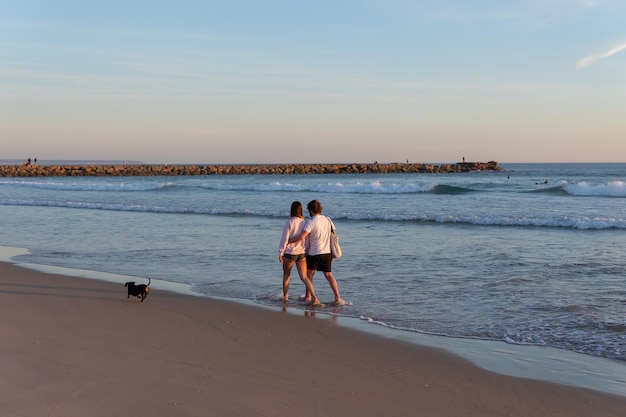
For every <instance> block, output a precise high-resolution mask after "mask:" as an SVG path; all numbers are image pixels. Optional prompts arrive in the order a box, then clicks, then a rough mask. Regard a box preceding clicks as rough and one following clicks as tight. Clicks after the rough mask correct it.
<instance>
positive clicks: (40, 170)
mask: <svg viewBox="0 0 626 417" xmlns="http://www.w3.org/2000/svg"><path fill="white" fill-rule="evenodd" d="M473 171H505V170H504V168H501V167H499V166H498V163H497V162H495V161H490V162H457V163H454V164H441V165H433V164H418V163H400V162H396V163H380V164H379V163H371V164H367V163H365V164H364V163H350V164H346V163H342V164H249V165H247V164H239V165H182V164H179V165H176V164H174V165H168V164H160V165H155V164H123V165H106V164H103V165H95V164H94V165H0V177H67V176H75V177H94V176H101V177H102V176H144V177H145V176H181V175H182V176H191V175H311V174H398V173H411V174H417V173H419V174H424V173H429V174H449V173H464V172H473Z"/></svg>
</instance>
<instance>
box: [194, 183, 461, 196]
mask: <svg viewBox="0 0 626 417" xmlns="http://www.w3.org/2000/svg"><path fill="white" fill-rule="evenodd" d="M200 187H201V188H205V189H209V190H216V191H261V192H263V191H271V192H280V191H285V192H294V191H306V192H316V193H328V194H412V193H425V192H430V191H433V190H434V189H436V188H437V184H412V183H411V184H383V183H382V182H380V181H372V182H369V183H366V182H355V183H353V184H345V183H341V182H327V183H321V184H298V183H291V182H279V181H275V182H272V183H269V184H202V185H200ZM452 188H454V187H452Z"/></svg>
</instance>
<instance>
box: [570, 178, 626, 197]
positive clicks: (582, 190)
mask: <svg viewBox="0 0 626 417" xmlns="http://www.w3.org/2000/svg"><path fill="white" fill-rule="evenodd" d="M562 187H563V190H565V191H566V192H567V193H568V194H571V195H575V196H590V197H626V183H625V182H624V181H610V182H608V183H606V184H597V185H593V184H589V183H587V182H579V183H576V184H569V183H565V184H563V186H562Z"/></svg>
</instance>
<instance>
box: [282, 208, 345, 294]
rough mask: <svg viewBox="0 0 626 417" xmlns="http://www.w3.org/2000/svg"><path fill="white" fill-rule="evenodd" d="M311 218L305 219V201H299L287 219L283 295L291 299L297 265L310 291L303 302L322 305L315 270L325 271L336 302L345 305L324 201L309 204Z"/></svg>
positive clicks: (283, 259) (283, 238)
mask: <svg viewBox="0 0 626 417" xmlns="http://www.w3.org/2000/svg"><path fill="white" fill-rule="evenodd" d="M306 207H307V209H308V210H309V215H310V216H311V218H310V219H308V220H304V216H303V215H302V204H301V203H300V202H299V201H294V202H293V203H291V214H290V217H289V220H287V221H286V222H285V226H284V227H283V234H282V237H281V239H280V244H279V246H278V252H279V255H278V259H279V261H280V262H281V263H282V264H283V297H284V300H285V301H288V300H289V281H290V278H291V268H292V267H293V265H294V264H295V265H296V268H297V269H298V274H299V275H300V279H301V280H302V282H303V283H304V285H305V287H306V293H305V295H304V297H302V298H301V301H306V302H307V303H309V304H310V305H313V306H316V305H320V301H319V300H318V298H317V296H316V295H315V289H314V287H313V275H315V271H322V272H323V273H324V277H325V278H326V280H327V281H328V284H329V285H330V288H331V289H332V290H333V293H334V294H335V302H334V304H335V305H341V304H343V300H342V299H341V297H340V296H339V287H338V286H337V280H336V279H335V277H334V276H333V273H332V268H331V266H332V260H333V258H332V255H331V253H330V233H331V227H332V221H331V220H330V219H329V218H328V217H326V216H322V204H321V203H320V202H319V201H317V200H312V201H310V202H309V204H307V206H306Z"/></svg>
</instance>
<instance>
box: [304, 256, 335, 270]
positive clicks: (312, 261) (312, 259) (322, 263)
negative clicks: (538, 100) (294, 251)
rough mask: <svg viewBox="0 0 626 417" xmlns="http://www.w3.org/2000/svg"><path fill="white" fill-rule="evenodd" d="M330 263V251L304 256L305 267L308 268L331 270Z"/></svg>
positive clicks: (331, 258) (331, 261) (331, 259)
mask: <svg viewBox="0 0 626 417" xmlns="http://www.w3.org/2000/svg"><path fill="white" fill-rule="evenodd" d="M332 263H333V257H332V255H331V254H330V253H323V254H321V255H307V256H306V269H309V270H310V269H313V270H315V271H322V272H332V269H331V265H332Z"/></svg>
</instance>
